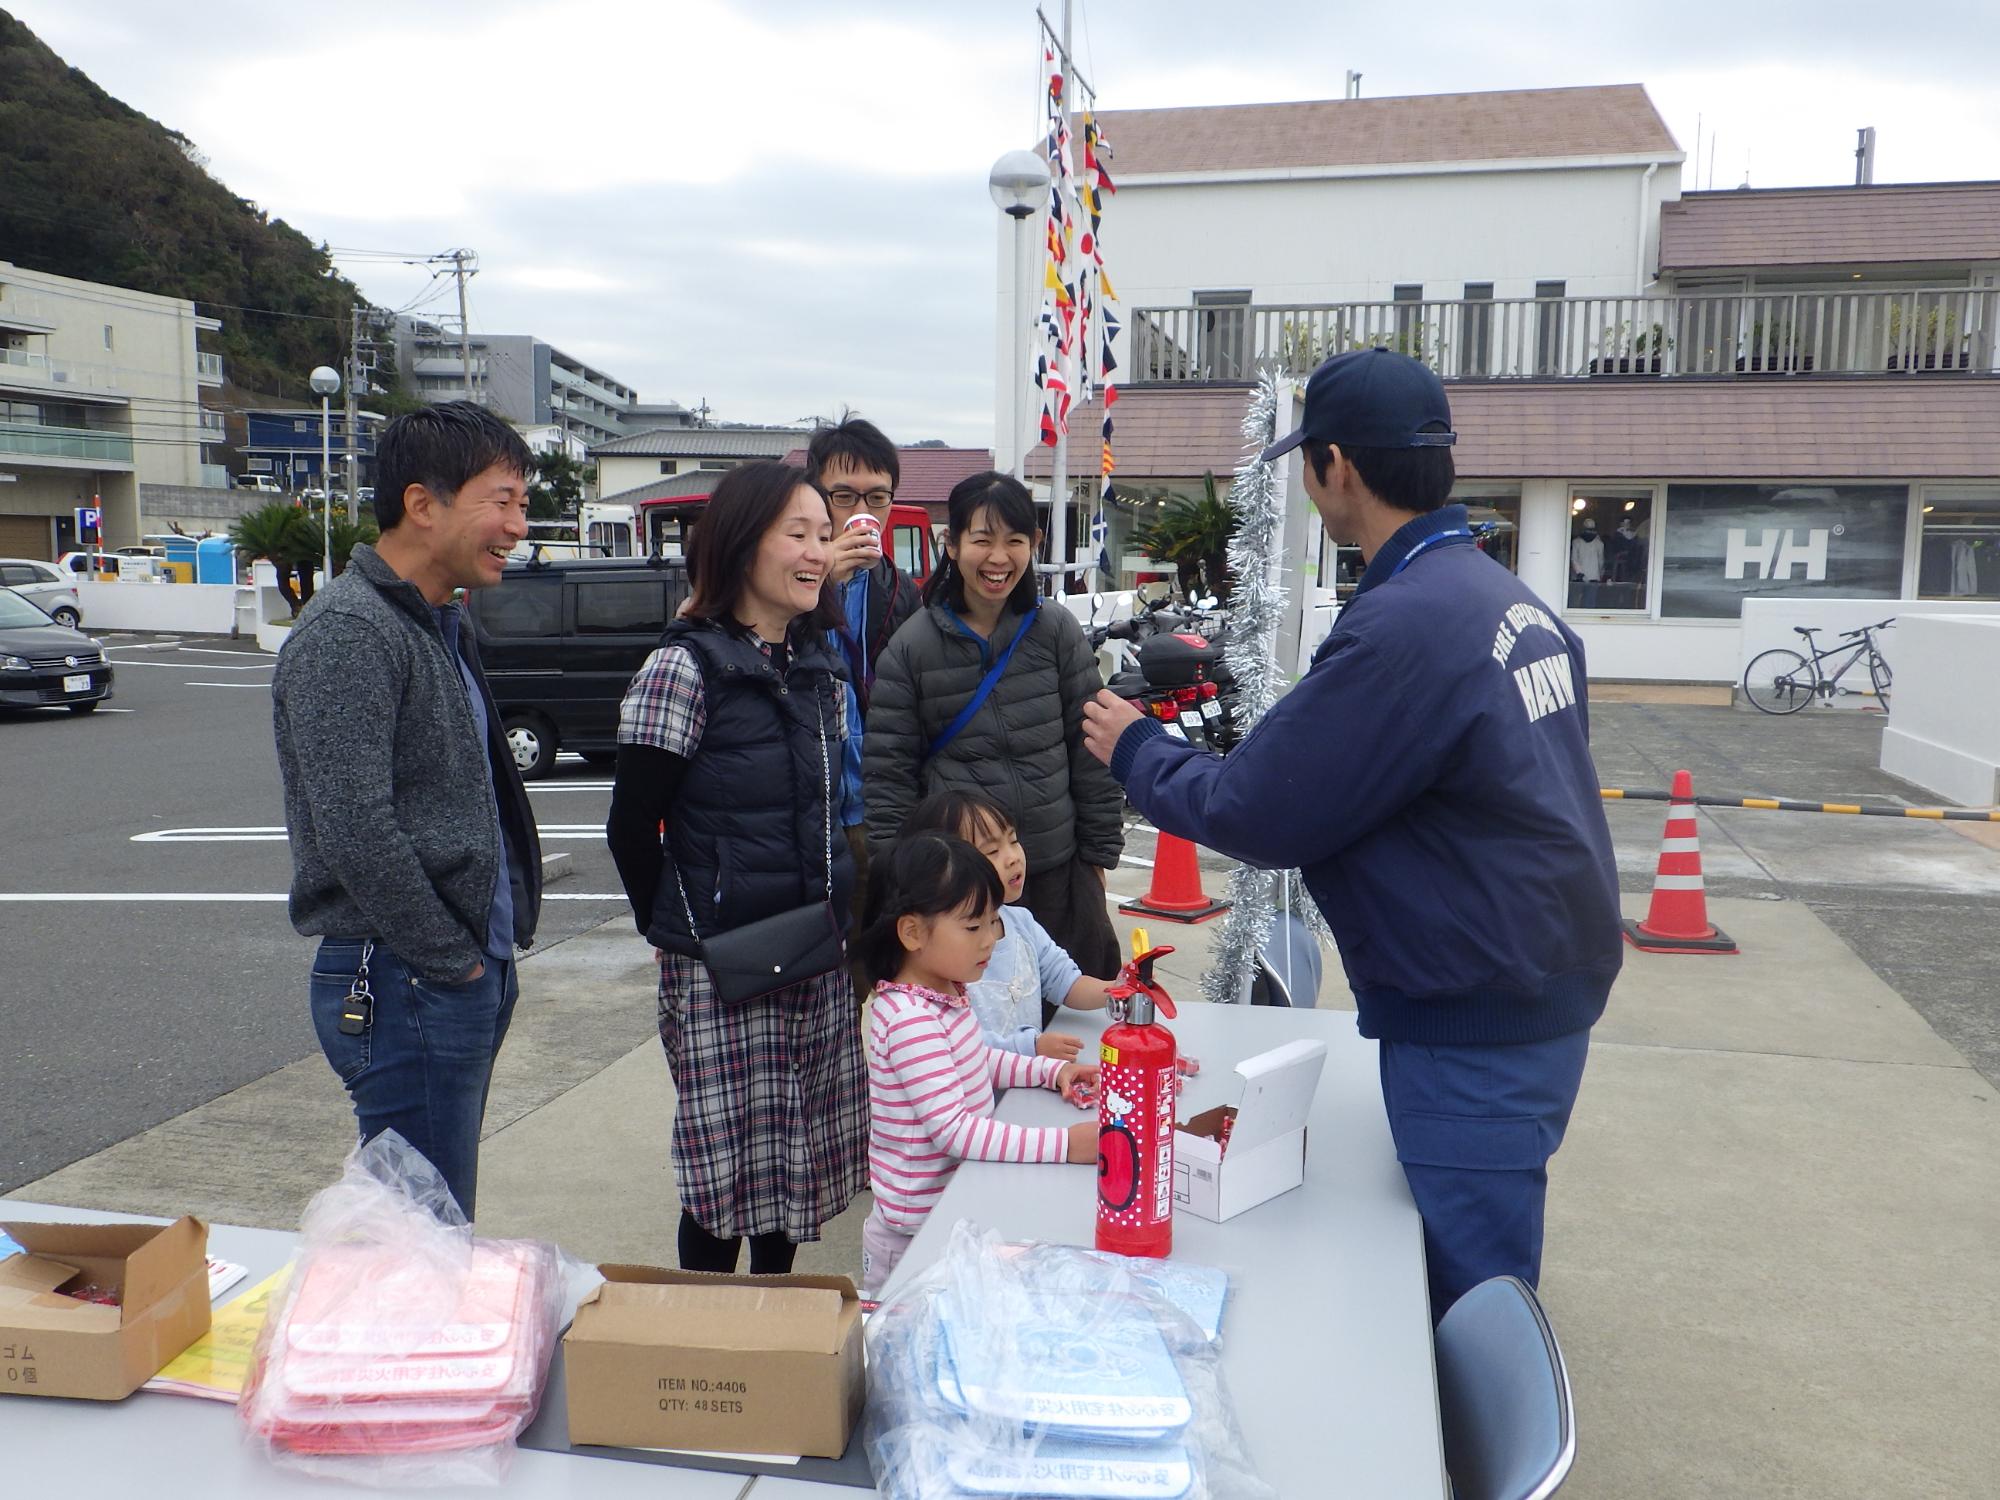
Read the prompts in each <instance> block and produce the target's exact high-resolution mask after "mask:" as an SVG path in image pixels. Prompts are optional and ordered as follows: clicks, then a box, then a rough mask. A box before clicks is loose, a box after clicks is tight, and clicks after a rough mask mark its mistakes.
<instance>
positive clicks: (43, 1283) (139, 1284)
mask: <svg viewBox="0 0 2000 1500" xmlns="http://www.w3.org/2000/svg"><path fill="white" fill-rule="evenodd" d="M0 1234H4V1235H5V1236H6V1237H8V1238H10V1239H12V1240H13V1241H14V1243H15V1244H17V1245H19V1246H20V1247H21V1250H22V1252H24V1253H21V1254H17V1255H9V1256H7V1257H5V1258H4V1259H0V1394H5V1395H15V1396H69V1397H80V1398H82V1399H84V1400H89V1401H122V1400H123V1399H124V1398H125V1397H127V1396H129V1395H131V1394H132V1392H134V1391H136V1390H137V1389H138V1388H139V1387H140V1386H142V1385H144V1384H145V1383H146V1382H147V1381H148V1380H150V1379H152V1378H153V1376H154V1375H156V1374H158V1373H159V1371H160V1367H161V1366H162V1365H164V1364H166V1363H167V1361H169V1360H171V1359H172V1358H174V1356H176V1355H177V1354H179V1353H180V1352H181V1351H182V1350H184V1349H186V1348H187V1347H188V1345H190V1344H192V1343H193V1342H194V1341H195V1340H196V1339H198V1338H200V1337H201V1336H202V1335H203V1334H205V1333H207V1332H208V1325H209V1296H208V1226H207V1225H205V1224H203V1223H202V1222H201V1220H199V1219H193V1218H183V1219H180V1220H177V1221H176V1222H174V1223H172V1224H27V1223H6V1224H0Z"/></svg>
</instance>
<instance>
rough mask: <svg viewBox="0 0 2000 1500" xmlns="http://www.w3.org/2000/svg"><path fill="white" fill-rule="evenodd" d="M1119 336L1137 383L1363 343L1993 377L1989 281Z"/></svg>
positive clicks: (1510, 376)
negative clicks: (1973, 285) (1984, 284)
mask: <svg viewBox="0 0 2000 1500" xmlns="http://www.w3.org/2000/svg"><path fill="white" fill-rule="evenodd" d="M1131 330H1132V362H1131V365H1130V368H1129V369H1128V371H1127V373H1126V376H1125V379H1126V381H1127V382H1128V383H1134V384H1138V383H1148V382H1180V381H1204V380H1215V381H1239V380H1251V379H1254V378H1255V377H1256V373H1257V371H1258V370H1260V369H1262V368H1263V367H1265V366H1266V365H1275V366H1277V367H1278V368H1279V369H1280V370H1282V371H1283V372H1285V373H1287V374H1292V375H1304V374H1306V373H1308V372H1309V371H1311V370H1312V368H1313V367H1314V366H1315V365H1317V364H1318V363H1319V362H1320V361H1321V360H1323V359H1326V358H1328V357H1329V356H1331V355H1334V354H1339V353H1341V352H1342V351H1344V350H1348V349H1365V348H1369V347H1371V346H1374V347H1381V348H1387V349H1396V350H1400V351H1402V352H1403V353H1405V354H1410V355H1413V356H1415V357H1416V358H1418V359H1421V360H1423V361H1424V363H1426V364H1428V365H1430V366H1431V367H1432V368H1433V369H1435V370H1436V371H1437V372H1438V373H1439V374H1440V375H1441V376H1443V377H1444V378H1445V379H1446V380H1579V379H1588V378H1591V377H1616V376H1626V377H1633V376H1646V377H1660V378H1673V377H1736V376H1759V377H1762V376H1770V375H1780V376H1809V375H1846V376H1855V375H1883V374H1910V375H1916V374H1924V373H1931V372H1937V371H1951V372H1959V373H1970V374H1977V375H1991V374H1994V373H1996V371H2000V361H1996V354H2000V350H1996V342H2000V340H1996V334H2000V290H1995V289H1992V288H1987V289H1977V290H1973V289H1967V288H1964V287H1955V288H1953V287H1947V288H1939V289H1931V290H1918V291H1899V292H1730V293H1703V294H1700V295H1685V296H1668V297H1549V298H1538V297H1522V298H1512V299H1506V300H1488V301H1463V300H1461V301H1452V302H1345V303H1325V304H1318V305H1310V306H1290V307H1287V306H1265V305H1261V304H1258V305H1250V306H1240V307H1142V308H1138V309H1136V310H1135V312H1134V314H1133V317H1132V323H1131Z"/></svg>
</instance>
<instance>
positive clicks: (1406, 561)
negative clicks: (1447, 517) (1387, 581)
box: [1389, 526, 1472, 578]
mask: <svg viewBox="0 0 2000 1500" xmlns="http://www.w3.org/2000/svg"><path fill="white" fill-rule="evenodd" d="M1460 536H1462V537H1466V538H1468V539H1469V538H1470V537H1471V536H1472V533H1471V532H1470V531H1467V530H1466V529H1465V528H1464V527H1463V526H1460V527H1458V528H1457V529H1455V530H1452V531H1440V532H1439V533H1438V534H1437V535H1436V536H1427V537H1425V538H1424V539H1423V540H1422V541H1421V542H1418V543H1417V545H1416V546H1414V547H1412V548H1411V549H1410V550H1409V551H1408V552H1405V553H1404V554H1403V560H1402V561H1401V562H1399V563H1397V564H1396V566H1395V567H1393V568H1391V569H1390V570H1389V576H1390V577H1391V578H1394V577H1395V576H1396V575H1397V574H1398V573H1400V572H1402V571H1403V569H1405V568H1407V567H1408V566H1409V565H1410V564H1411V563H1412V562H1414V561H1416V556H1417V554H1418V553H1419V552H1421V551H1423V550H1424V548H1426V547H1435V546H1436V545H1437V544H1438V543H1439V542H1448V541H1450V540H1451V539H1452V538H1453V537H1460Z"/></svg>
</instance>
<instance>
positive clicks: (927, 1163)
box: [854, 833, 1097, 1297]
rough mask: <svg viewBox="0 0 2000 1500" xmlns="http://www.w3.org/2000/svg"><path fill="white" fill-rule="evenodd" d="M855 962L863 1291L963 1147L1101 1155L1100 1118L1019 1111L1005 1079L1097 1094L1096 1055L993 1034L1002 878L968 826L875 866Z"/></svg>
mask: <svg viewBox="0 0 2000 1500" xmlns="http://www.w3.org/2000/svg"><path fill="white" fill-rule="evenodd" d="M873 875H874V880H873V885H874V889H873V891H872V892H871V897H872V899H871V901H870V908H869V910H870V916H869V920H868V924H867V926H866V927H864V928H863V929H862V931H861V933H860V934H859V936H857V937H856V939H855V941H854V954H855V962H856V964H857V965H858V967H859V968H860V970H861V973H862V975H863V977H864V978H866V979H867V980H869V981H870V982H871V983H872V984H873V985H874V998H873V1003H872V1005H871V1008H870V1014H869V1021H868V1100H869V1112H870V1115H871V1123H870V1126H869V1136H868V1178H869V1183H870V1185H871V1186H872V1187H873V1188H874V1190H875V1211H874V1212H873V1213H871V1214H870V1215H869V1216H868V1221H867V1222H866V1223H865V1224H864V1225H863V1226H862V1229H861V1245H862V1252H861V1282H862V1291H863V1293H864V1295H866V1296H869V1297H876V1296H879V1295H880V1294H881V1291H882V1287H883V1285H884V1284H885V1283H886V1282H887V1281H888V1279H889V1273H890V1272H892V1271H894V1270H895V1269H896V1263H897V1262H898V1261H900V1260H901V1259H902V1258H903V1252H904V1250H906V1249H907V1248H908V1247H909V1243H910V1237H911V1236H912V1235H914V1234H915V1233H916V1232H917V1230H918V1229H920V1228H922V1227H923V1222H924V1219H925V1217H926V1216H927V1215H928V1214H929V1213H930V1211H931V1208H932V1206H933V1205H934V1204H935V1203H936V1202H937V1200H938V1198H939V1196H940V1195H942V1194H943V1192H944V1190H945V1186H946V1184H948V1183H949V1182H950V1181H951V1177H952V1173H954V1172H955V1171H957V1170H958V1164H959V1163H960V1162H961V1161H1007V1162H1044V1161H1045V1162H1065V1161H1067V1162H1092V1161H1095V1160H1097V1124H1096V1121H1095V1120H1086V1121H1078V1122H1077V1123H1076V1124H1074V1125H1069V1126H1062V1125H1053V1126H1032V1125H1010V1124H1005V1123H1003V1122H1001V1121H999V1120H996V1119H994V1118H993V1098H994V1090H995V1089H996V1088H1017V1087H1022V1086H1025V1085H1035V1086H1037V1087H1040V1088H1049V1089H1055V1090H1057V1091H1058V1092H1059V1093H1061V1094H1062V1096H1063V1097H1064V1098H1065V1099H1067V1100H1069V1101H1070V1102H1071V1103H1072V1104H1074V1105H1076V1106H1077V1107H1078V1108H1079V1109H1091V1108H1094V1107H1095V1104H1096V1097H1095V1089H1096V1084H1097V1069H1096V1067H1094V1066H1091V1065H1087V1064H1082V1063H1073V1062H1063V1061H1060V1060H1059V1059H1057V1058H1053V1057H1033V1056H1024V1055H1022V1054H1021V1053H1018V1052H1005V1051H1002V1050H1001V1049H999V1048H997V1047H993V1046H990V1045H988V1043H987V1040H986V1038H985V1036H984V1034H983V1033H982V1032H981V1030H980V1026H979V1018H978V1017H977V1016H976V1015H974V1014H973V1011H972V1008H971V1005H970V1004H969V1003H968V1000H967V995H966V986H967V985H969V984H971V983H972V982H973V981H974V980H976V979H978V978H979V976H980V975H981V974H982V973H983V972H984V971H985V969H986V964H987V961H988V960H989V959H990V958H992V956H993V947H994V944H995V943H997V942H998V941H999V939H1000V932H1001V925H1000V906H1001V899H1002V892H1001V889H1000V878H999V876H998V875H997V874H996V873H995V872H994V869H993V866H992V864H991V863H990V862H989V861H988V860H987V858H986V856H985V855H983V854H981V853H980V852H979V851H978V850H977V849H975V848H973V847H972V846H971V845H970V844H968V843H966V842H965V841H964V840H963V839H958V838H950V837H947V836H945V835H941V834H935V833H926V834H919V835H916V836H915V837H912V838H906V839H903V840H901V841H899V842H898V843H897V844H896V846H895V848H894V849H892V850H891V851H890V852H889V853H888V854H887V855H886V856H884V857H882V858H881V859H880V860H878V861H877V864H876V867H875V870H874V871H873Z"/></svg>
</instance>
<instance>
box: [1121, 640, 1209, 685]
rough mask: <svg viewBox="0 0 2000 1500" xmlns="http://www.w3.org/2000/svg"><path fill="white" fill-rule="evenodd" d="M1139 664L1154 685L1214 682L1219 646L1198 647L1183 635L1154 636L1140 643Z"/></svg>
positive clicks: (1147, 679)
mask: <svg viewBox="0 0 2000 1500" xmlns="http://www.w3.org/2000/svg"><path fill="white" fill-rule="evenodd" d="M1138 655H1139V665H1140V668H1141V669H1142V670H1143V671H1144V672H1145V675H1146V681H1147V682H1148V683H1150V684H1151V685H1152V686H1154V687H1192V686H1194V684H1195V683H1197V682H1204V681H1207V682H1214V681H1216V680H1218V679H1217V675H1216V674H1217V671H1218V669H1219V668H1220V667H1221V666H1222V648H1221V647H1220V646H1215V645H1208V644H1206V643H1204V644H1202V645H1199V646H1197V645H1196V644H1195V643H1194V642H1193V641H1190V640H1189V639H1187V637H1185V636H1179V635H1154V636H1148V637H1146V639H1144V640H1142V641H1140V642H1139V652H1138Z"/></svg>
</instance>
